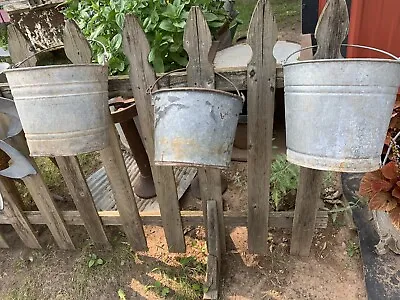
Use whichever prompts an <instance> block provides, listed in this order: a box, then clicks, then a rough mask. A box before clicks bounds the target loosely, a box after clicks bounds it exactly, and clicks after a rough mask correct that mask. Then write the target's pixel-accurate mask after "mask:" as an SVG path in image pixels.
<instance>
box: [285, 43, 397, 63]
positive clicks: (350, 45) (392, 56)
mask: <svg viewBox="0 0 400 300" xmlns="http://www.w3.org/2000/svg"><path fill="white" fill-rule="evenodd" d="M342 46H347V47H354V48H361V49H367V50H372V51H375V52H379V53H382V54H385V55H387V56H390V57H391V58H393V59H394V60H400V58H399V57H397V56H396V55H394V54H392V53H390V52H387V51H385V50H381V49H377V48H374V47H368V46H362V45H353V44H342ZM317 47H319V46H318V45H315V46H308V47H304V48H301V49H299V50H296V51H294V52H293V53H291V54H290V55H289V56H288V57H286V59H285V60H284V61H283V63H282V65H285V64H286V63H287V61H288V60H289V58H291V57H292V56H293V55H295V54H296V53H299V52H302V51H304V50H308V49H314V48H317Z"/></svg>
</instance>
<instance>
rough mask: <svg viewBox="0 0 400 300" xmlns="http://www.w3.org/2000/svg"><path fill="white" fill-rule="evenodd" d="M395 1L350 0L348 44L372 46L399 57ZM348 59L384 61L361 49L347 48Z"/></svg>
mask: <svg viewBox="0 0 400 300" xmlns="http://www.w3.org/2000/svg"><path fill="white" fill-rule="evenodd" d="M399 36H400V9H399V0H385V1H376V0H353V1H352V7H351V17H350V32H349V43H350V44H360V45H366V46H372V47H376V48H379V49H382V50H386V51H389V52H391V53H393V54H394V55H396V56H398V57H399V56H400V39H399ZM348 57H376V58H387V57H385V56H384V55H381V54H378V53H371V52H369V51H366V50H363V49H348Z"/></svg>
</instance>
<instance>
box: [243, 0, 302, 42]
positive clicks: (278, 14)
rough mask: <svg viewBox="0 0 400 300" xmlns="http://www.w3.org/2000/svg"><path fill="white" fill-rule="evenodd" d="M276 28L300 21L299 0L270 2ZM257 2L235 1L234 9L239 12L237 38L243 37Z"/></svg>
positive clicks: (250, 0) (252, 0) (274, 0)
mask: <svg viewBox="0 0 400 300" xmlns="http://www.w3.org/2000/svg"><path fill="white" fill-rule="evenodd" d="M270 2H271V5H272V10H273V12H274V16H275V18H276V22H277V24H278V28H279V29H282V28H286V27H289V26H292V25H294V24H298V23H299V22H300V20H301V0H270ZM256 4H257V0H236V2H235V8H236V10H237V11H238V12H239V16H238V17H239V19H240V20H241V21H242V22H243V24H241V25H239V27H238V31H237V37H242V36H245V35H246V33H247V29H248V27H249V24H250V20H251V16H252V14H253V11H254V8H255V6H256Z"/></svg>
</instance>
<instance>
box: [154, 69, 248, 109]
mask: <svg viewBox="0 0 400 300" xmlns="http://www.w3.org/2000/svg"><path fill="white" fill-rule="evenodd" d="M182 71H186V68H181V69H176V70H172V71H169V72H167V73H164V74H163V75H161V76H160V77H158V78H157V80H156V81H154V83H153V84H152V85H151V86H149V87H148V89H147V90H146V93H147V94H148V95H152V93H153V90H154V88H155V87H156V85H157V83H158V82H159V81H160V80H161V79H163V78H164V77H165V76H168V75H170V74H172V73H176V72H182ZM215 74H217V75H218V76H219V77H221V78H223V79H225V80H226V81H227V82H228V83H229V84H230V85H232V86H233V88H234V89H235V91H236V93H237V94H238V96H239V97H241V98H242V100H243V102H244V96H243V95H242V94H241V93H240V91H239V89H238V88H237V87H236V85H235V84H234V83H233V82H232V81H231V80H230V79H229V78H227V77H226V76H224V75H222V74H221V73H218V72H215Z"/></svg>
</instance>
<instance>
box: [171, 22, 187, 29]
mask: <svg viewBox="0 0 400 300" xmlns="http://www.w3.org/2000/svg"><path fill="white" fill-rule="evenodd" d="M173 25H174V26H175V27H178V28H182V29H183V28H185V26H186V21H181V22H174V24H173Z"/></svg>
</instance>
